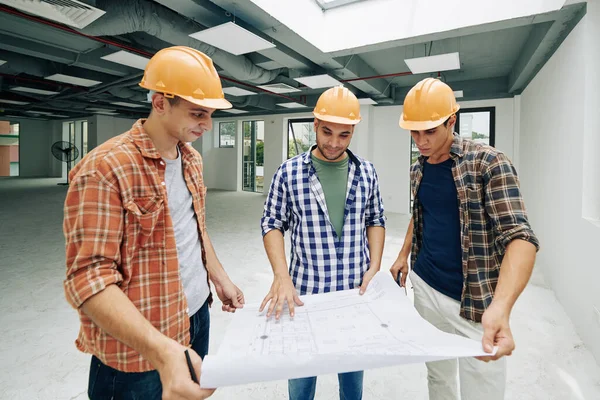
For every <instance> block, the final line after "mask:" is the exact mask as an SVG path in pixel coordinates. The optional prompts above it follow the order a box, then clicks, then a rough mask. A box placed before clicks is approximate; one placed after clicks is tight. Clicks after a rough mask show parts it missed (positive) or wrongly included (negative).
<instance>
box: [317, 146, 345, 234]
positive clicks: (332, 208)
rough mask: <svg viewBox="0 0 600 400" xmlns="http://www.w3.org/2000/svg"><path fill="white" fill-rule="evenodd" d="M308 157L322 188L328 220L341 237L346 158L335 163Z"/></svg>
mask: <svg viewBox="0 0 600 400" xmlns="http://www.w3.org/2000/svg"><path fill="white" fill-rule="evenodd" d="M310 157H311V159H312V163H313V166H314V167H315V171H316V172H317V177H318V178H319V182H321V186H322V187H323V193H324V194H325V203H326V204H327V211H328V212H329V220H330V221H331V223H332V224H333V227H334V228H335V231H336V233H337V235H338V237H339V236H341V235H342V230H343V228H344V210H345V208H346V191H347V188H348V157H346V158H344V159H343V160H341V161H336V162H330V161H323V160H320V159H318V158H317V157H315V156H314V155H313V154H312V153H311V155H310Z"/></svg>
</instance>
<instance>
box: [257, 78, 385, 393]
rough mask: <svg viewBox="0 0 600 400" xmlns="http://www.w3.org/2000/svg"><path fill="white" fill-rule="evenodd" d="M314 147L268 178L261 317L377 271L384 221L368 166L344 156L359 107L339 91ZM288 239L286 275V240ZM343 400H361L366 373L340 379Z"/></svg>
mask: <svg viewBox="0 0 600 400" xmlns="http://www.w3.org/2000/svg"><path fill="white" fill-rule="evenodd" d="M313 114H314V115H315V121H314V124H315V131H316V134H317V144H316V145H315V146H313V147H312V148H311V149H310V151H308V152H306V153H304V154H301V155H299V156H296V157H294V158H292V159H290V160H287V161H286V162H284V163H283V164H282V165H281V166H280V167H279V169H278V170H277V172H276V173H275V176H274V177H273V181H272V183H271V187H270V190H269V195H268V198H267V201H266V202H265V208H264V214H263V217H262V220H261V226H262V232H263V240H264V244H265V249H266V251H267V255H268V257H269V261H270V262H271V266H272V267H273V273H274V275H275V277H274V279H273V285H272V286H271V290H270V291H269V293H268V295H267V296H266V297H265V299H264V300H263V303H262V305H261V308H260V311H262V310H263V309H264V308H265V307H266V305H267V304H269V308H268V312H267V317H270V316H271V315H272V314H273V313H275V318H276V319H279V318H280V316H281V314H282V312H283V309H284V306H285V305H287V307H288V309H289V312H290V316H292V317H293V316H294V307H295V306H302V305H303V303H302V301H301V300H300V299H299V297H298V296H299V295H304V294H315V293H326V292H332V291H337V290H348V289H354V288H360V289H359V293H360V294H363V293H364V292H365V290H366V288H367V285H368V284H369V281H370V280H371V279H372V278H373V276H374V275H375V274H376V273H377V272H378V271H379V267H380V264H381V255H382V253H383V243H384V240H385V217H384V214H383V202H382V199H381V195H380V191H379V182H378V179H377V174H376V172H375V168H374V167H373V164H371V163H370V162H368V161H365V160H363V159H361V158H359V157H357V156H355V155H354V154H352V152H350V151H349V150H348V146H349V145H350V141H351V139H352V134H353V132H354V127H355V125H356V124H357V123H358V122H360V104H359V102H358V99H357V98H356V96H355V95H354V94H353V93H352V92H350V91H349V90H348V89H346V88H344V87H342V86H339V87H334V88H331V89H329V90H327V91H326V92H324V93H323V94H322V95H321V97H319V100H318V101H317V105H316V107H315V109H314V112H313ZM288 229H289V230H290V231H291V244H292V249H291V261H290V266H289V270H288V266H287V262H286V258H285V250H284V240H283V233H284V232H285V231H286V230H288ZM338 380H339V385H340V399H342V400H355V399H361V398H362V388H363V372H362V371H357V372H349V373H341V374H339V375H338ZM316 383H317V378H316V377H312V378H302V379H292V380H290V381H289V385H288V389H289V396H290V400H312V399H313V398H314V396H315V389H316Z"/></svg>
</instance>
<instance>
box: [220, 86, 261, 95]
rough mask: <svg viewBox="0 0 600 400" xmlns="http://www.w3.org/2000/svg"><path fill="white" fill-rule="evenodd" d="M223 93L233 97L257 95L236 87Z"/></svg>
mask: <svg viewBox="0 0 600 400" xmlns="http://www.w3.org/2000/svg"><path fill="white" fill-rule="evenodd" d="M223 93H227V94H230V95H232V96H252V95H253V94H256V93H254V92H251V91H249V90H246V89H242V88H239V87H235V86H231V87H226V88H223Z"/></svg>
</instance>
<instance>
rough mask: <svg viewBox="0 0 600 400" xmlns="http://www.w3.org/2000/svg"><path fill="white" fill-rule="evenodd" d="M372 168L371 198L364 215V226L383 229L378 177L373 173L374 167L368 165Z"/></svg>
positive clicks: (383, 218)
mask: <svg viewBox="0 0 600 400" xmlns="http://www.w3.org/2000/svg"><path fill="white" fill-rule="evenodd" d="M370 167H371V168H372V174H373V179H372V184H371V196H370V197H369V203H368V204H367V209H366V213H365V225H366V226H381V227H385V214H384V207H383V199H382V197H381V190H380V188H379V177H378V176H377V172H376V171H375V167H374V166H373V165H370Z"/></svg>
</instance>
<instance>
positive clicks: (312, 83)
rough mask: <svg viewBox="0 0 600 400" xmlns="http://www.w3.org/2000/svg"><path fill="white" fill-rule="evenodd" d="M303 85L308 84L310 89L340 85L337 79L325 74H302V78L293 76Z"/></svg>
mask: <svg viewBox="0 0 600 400" xmlns="http://www.w3.org/2000/svg"><path fill="white" fill-rule="evenodd" d="M294 79H295V80H297V81H298V82H300V83H301V84H303V85H306V86H308V87H309V88H311V89H319V88H329V87H334V86H338V85H341V82H340V81H338V80H337V79H334V78H332V77H331V76H329V75H327V74H323V75H314V76H304V77H302V78H294Z"/></svg>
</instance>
